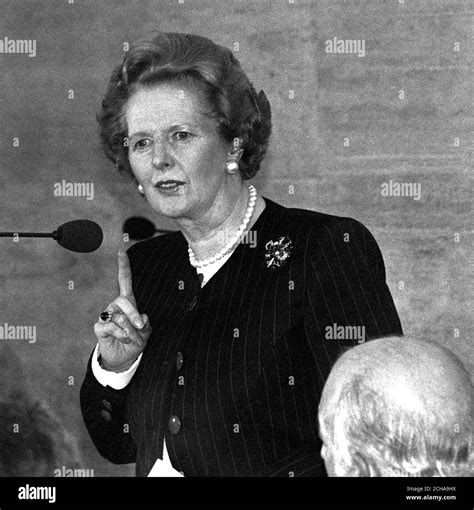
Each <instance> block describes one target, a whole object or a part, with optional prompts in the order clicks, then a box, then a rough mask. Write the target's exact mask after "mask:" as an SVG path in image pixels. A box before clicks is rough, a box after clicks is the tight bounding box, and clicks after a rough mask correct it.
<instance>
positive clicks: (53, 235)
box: [0, 230, 58, 239]
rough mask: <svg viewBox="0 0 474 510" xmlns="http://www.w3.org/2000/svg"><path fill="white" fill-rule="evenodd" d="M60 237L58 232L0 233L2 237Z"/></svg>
mask: <svg viewBox="0 0 474 510" xmlns="http://www.w3.org/2000/svg"><path fill="white" fill-rule="evenodd" d="M57 235H58V232H57V230H55V231H54V232H52V233H51V234H47V233H46V232H0V237H17V236H18V237H52V238H53V239H56V238H57Z"/></svg>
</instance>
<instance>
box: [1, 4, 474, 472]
mask: <svg viewBox="0 0 474 510" xmlns="http://www.w3.org/2000/svg"><path fill="white" fill-rule="evenodd" d="M0 11H1V15H0V39H3V38H4V37H8V38H10V39H34V40H36V41H37V55H36V56H35V57H34V58H30V57H28V56H27V55H24V54H1V53H0V65H1V69H2V72H1V77H0V90H1V96H2V101H1V106H0V115H1V119H2V127H1V131H0V151H1V160H0V166H1V177H0V179H1V180H0V183H1V184H0V186H1V188H0V200H1V207H2V214H1V225H0V227H1V230H15V231H28V230H32V231H34V230H36V231H52V230H54V229H55V228H56V227H57V226H58V225H60V224H61V223H63V222H64V221H67V220H70V219H75V218H89V219H91V220H94V221H97V222H98V223H99V224H100V225H101V226H102V227H103V229H104V232H105V240H104V244H103V245H102V247H101V248H100V249H99V250H98V251H97V252H95V253H92V254H75V253H72V252H68V251H66V250H64V249H62V248H60V247H59V246H58V245H56V243H54V242H51V241H48V240H21V241H20V242H19V243H13V242H12V241H11V240H8V239H3V240H2V241H1V243H2V246H1V251H0V282H1V289H2V290H1V294H0V299H1V303H0V325H3V324H4V323H5V322H6V323H9V324H13V325H30V326H33V325H34V326H36V328H37V337H38V338H37V342H36V343H29V342H28V341H26V340H0V352H1V354H2V360H1V361H2V363H1V364H0V365H1V368H2V370H1V371H0V381H1V392H0V394H7V393H8V392H9V391H10V390H12V389H18V388H21V387H25V388H27V389H28V390H29V391H31V392H32V394H33V395H34V396H35V397H36V398H38V399H40V400H42V401H45V402H46V403H47V404H48V405H49V406H50V407H51V408H52V409H53V410H54V411H55V412H56V414H57V415H58V416H59V418H60V419H61V420H62V421H63V423H64V424H65V426H66V427H67V428H68V429H69V430H70V431H71V432H73V433H74V434H76V436H77V438H78V441H79V446H80V449H81V451H82V454H83V465H84V467H86V468H93V469H94V470H95V474H96V475H106V476H107V475H130V474H133V470H132V468H131V467H130V466H113V465H111V464H109V463H108V462H106V461H104V460H102V459H101V458H100V456H99V455H98V454H97V453H96V451H95V449H94V447H93V445H92V443H91V441H90V439H89V437H88V435H87V432H86V430H85V427H84V425H83V424H82V419H81V416H80V412H79V405H78V396H79V387H80V384H81V381H82V378H83V375H84V370H85V365H86V362H87V359H88V357H89V355H90V352H91V350H92V348H93V346H94V335H93V331H92V325H93V323H94V322H95V320H96V317H97V314H98V313H99V312H100V311H101V310H102V309H103V308H104V306H105V305H106V304H108V303H109V301H110V300H111V299H112V298H114V297H115V295H116V292H117V287H116V258H115V254H116V250H117V249H118V248H119V247H120V246H121V245H122V239H121V227H122V224H123V221H124V219H126V218H127V217H129V216H131V215H135V214H140V215H145V216H148V217H150V218H153V221H155V222H156V223H157V225H160V226H163V227H170V226H171V225H170V224H169V223H167V222H166V221H165V220H164V219H162V218H156V217H153V216H152V214H151V211H150V210H148V208H147V206H146V204H145V203H144V202H143V201H142V200H141V199H140V198H139V196H138V194H137V193H136V190H135V189H134V188H133V187H132V185H131V183H130V182H129V181H127V180H126V179H125V178H124V177H121V176H118V175H116V174H115V172H114V169H113V167H112V165H111V164H109V163H108V162H107V161H106V159H105V157H104V156H102V154H101V152H100V149H99V146H98V141H97V137H96V133H97V127H96V122H95V112H96V111H97V110H98V107H99V104H100V101H101V98H102V94H103V91H104V89H105V85H106V83H107V81H108V78H109V75H110V72H111V70H112V67H113V66H115V65H116V64H117V63H119V62H120V60H121V58H122V56H123V47H124V44H125V43H127V42H132V41H133V40H135V39H136V38H138V37H140V36H142V35H143V34H144V33H145V32H148V31H151V30H155V29H160V30H165V31H182V32H193V33H197V34H201V35H204V36H207V37H210V38H211V39H213V40H215V41H216V42H218V43H220V44H223V45H226V46H228V47H231V48H234V50H235V54H236V56H237V58H239V59H240V61H241V62H242V64H243V66H244V68H245V69H246V70H247V72H248V74H249V76H250V78H251V79H252V80H253V82H254V84H255V86H256V88H257V89H258V90H260V89H264V90H265V91H266V93H267V96H268V97H269V99H270V102H271V105H272V109H273V116H274V134H273V138H272V143H271V149H270V152H269V154H268V157H267V159H266V162H265V165H264V168H263V170H262V171H261V174H260V175H259V176H257V178H256V179H254V181H255V183H256V185H257V187H258V189H259V190H260V191H261V192H262V193H263V194H264V195H265V196H267V197H269V198H271V199H274V200H276V201H278V202H280V203H283V204H284V205H287V206H294V207H302V208H307V209H314V210H319V211H323V212H328V213H333V214H337V215H345V216H351V217H354V218H356V219H358V220H360V221H362V222H363V223H364V224H365V225H367V226H368V227H369V229H370V230H371V231H372V232H373V233H374V235H375V237H376V239H377V240H378V242H379V244H380V247H381V249H382V252H383V254H384V258H385V262H386V267H387V275H388V276H387V277H388V284H389V286H390V289H391V291H392V294H393V296H394V299H395V302H396V305H397V308H398V310H399V313H400V317H401V320H402V324H403V327H404V330H405V333H406V334H407V335H413V336H415V337H422V338H427V339H429V340H433V341H436V342H439V343H441V344H443V345H446V346H448V347H449V348H451V349H452V350H453V351H455V352H456V353H457V354H458V355H460V356H461V358H462V359H463V360H464V362H465V363H466V365H467V366H468V368H469V370H470V371H471V373H472V374H474V355H473V343H472V326H471V325H470V324H469V320H468V316H469V311H470V310H471V309H472V299H471V295H470V282H469V276H470V274H469V271H468V254H469V245H470V231H469V216H470V212H471V210H470V189H469V182H470V181H469V177H468V175H469V170H470V168H469V166H470V165H469V163H470V157H471V156H472V137H470V134H472V131H473V111H472V69H471V67H470V64H471V58H472V40H471V37H472V14H473V5H472V3H471V2H469V1H468V0H465V1H464V0H431V1H429V0H404V1H402V0H364V1H362V0H352V1H350V0H347V1H344V0H319V1H309V0H306V1H305V0H294V2H293V1H291V0H272V1H264V0H260V1H257V0H255V1H249V0H226V1H222V0H219V1H217V0H183V1H182V2H181V1H180V0H101V1H100V2H96V1H94V0H74V1H72V0H69V1H68V0H42V1H34V0H1V1H0ZM334 37H337V38H338V39H344V40H345V39H351V40H352V39H353V40H361V41H362V40H363V41H365V52H366V54H365V56H364V57H358V56H357V55H356V54H330V53H326V52H325V47H326V46H325V42H326V40H333V38H334ZM470 45H471V46H470ZM71 90H72V91H73V96H74V97H73V98H72V97H71V93H70V91H71ZM401 91H403V93H402V92H401ZM15 138H18V141H19V143H15ZM456 139H457V140H456ZM471 161H472V160H471ZM63 179H64V180H66V181H68V182H86V183H94V191H95V196H94V199H93V200H87V199H86V198H84V197H55V196H54V195H53V186H54V183H56V182H61V181H62V180H63ZM390 180H392V181H394V182H411V183H416V184H418V185H420V186H421V199H420V200H415V199H414V197H395V196H389V197H383V196H382V194H381V185H382V184H383V183H388V182H389V181H390ZM71 281H73V283H74V289H71V290H70V289H69V286H70V282H71ZM428 376H429V375H428ZM71 377H72V379H71Z"/></svg>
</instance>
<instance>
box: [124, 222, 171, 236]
mask: <svg viewBox="0 0 474 510" xmlns="http://www.w3.org/2000/svg"><path fill="white" fill-rule="evenodd" d="M123 231H124V233H125V234H128V235H129V236H130V238H131V239H134V240H136V241H143V240H144V239H148V238H150V237H152V236H153V235H154V234H155V233H156V232H159V233H162V234H165V233H168V232H174V230H163V229H157V228H156V227H155V225H154V224H153V223H152V222H151V221H150V220H148V219H147V218H143V217H142V216H132V217H131V218H128V219H127V220H125V223H124V224H123Z"/></svg>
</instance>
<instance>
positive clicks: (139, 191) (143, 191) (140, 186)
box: [138, 184, 145, 198]
mask: <svg viewBox="0 0 474 510" xmlns="http://www.w3.org/2000/svg"><path fill="white" fill-rule="evenodd" d="M138 193H140V195H141V196H142V197H143V198H145V190H144V189H143V186H142V185H141V184H139V185H138Z"/></svg>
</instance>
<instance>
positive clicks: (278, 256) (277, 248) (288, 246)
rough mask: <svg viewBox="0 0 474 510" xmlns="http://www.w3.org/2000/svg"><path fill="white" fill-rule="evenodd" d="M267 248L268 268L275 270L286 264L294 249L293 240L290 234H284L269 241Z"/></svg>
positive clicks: (266, 259)
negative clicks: (275, 239)
mask: <svg viewBox="0 0 474 510" xmlns="http://www.w3.org/2000/svg"><path fill="white" fill-rule="evenodd" d="M265 249H266V252H265V261H266V263H267V269H272V270H274V269H278V268H280V267H281V266H283V265H284V264H286V262H287V260H288V259H289V258H290V255H291V252H292V251H293V242H292V241H291V239H290V238H289V237H288V236H283V237H280V239H278V240H277V241H268V243H267V244H266V245H265Z"/></svg>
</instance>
